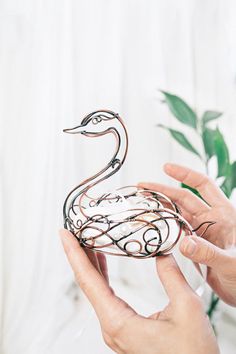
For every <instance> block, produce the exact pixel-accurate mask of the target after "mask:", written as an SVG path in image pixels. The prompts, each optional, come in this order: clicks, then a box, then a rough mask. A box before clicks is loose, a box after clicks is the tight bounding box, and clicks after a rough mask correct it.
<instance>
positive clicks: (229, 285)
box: [139, 164, 236, 306]
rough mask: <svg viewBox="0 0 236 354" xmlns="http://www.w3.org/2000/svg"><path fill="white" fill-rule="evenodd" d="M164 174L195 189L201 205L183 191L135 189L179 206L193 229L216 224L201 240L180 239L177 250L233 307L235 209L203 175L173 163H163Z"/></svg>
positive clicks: (235, 294)
mask: <svg viewBox="0 0 236 354" xmlns="http://www.w3.org/2000/svg"><path fill="white" fill-rule="evenodd" d="M164 171H165V172H166V173H167V174H168V175H169V176H171V177H172V178H174V179H176V180H177V181H179V182H182V183H185V184H186V185H188V186H190V187H192V188H195V189H196V190H197V191H198V192H199V193H200V195H201V196H202V198H203V199H204V200H205V202H204V201H203V200H202V199H200V198H198V197H197V196H196V195H195V194H193V193H192V192H190V191H189V190H187V189H184V188H174V187H170V186H166V185H162V184H159V183H140V184H139V186H141V187H144V188H149V189H152V190H155V191H158V192H161V193H164V194H166V195H167V196H168V197H170V198H171V199H172V200H173V201H174V202H176V203H177V204H178V205H179V206H180V207H181V210H182V212H183V216H184V217H185V218H186V220H187V221H188V222H189V223H190V224H191V225H192V227H193V228H197V226H199V225H200V224H201V223H203V222H205V221H216V224H214V225H213V226H211V227H210V228H209V229H208V230H207V232H206V234H205V235H204V237H203V238H200V237H198V236H188V237H184V238H183V240H182V241H181V242H180V251H181V252H182V254H183V255H184V256H186V257H188V258H190V259H191V260H192V261H193V262H196V263H201V264H205V265H207V266H208V272H207V281H208V283H209V285H210V286H211V287H212V289H213V290H214V291H215V292H216V293H217V294H218V296H219V297H220V298H221V299H222V300H224V301H225V302H226V303H228V304H229V305H233V306H236V247H235V246H236V210H235V209H234V207H233V206H232V204H231V203H230V201H229V200H228V199H227V198H226V197H225V195H224V194H223V192H222V191H221V190H220V188H218V187H217V186H216V185H215V183H214V182H213V181H212V180H211V179H210V178H208V177H207V176H205V175H204V174H201V173H198V172H195V171H193V170H191V169H189V168H186V167H183V166H179V165H175V164H166V165H165V167H164Z"/></svg>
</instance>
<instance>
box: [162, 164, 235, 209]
mask: <svg viewBox="0 0 236 354" xmlns="http://www.w3.org/2000/svg"><path fill="white" fill-rule="evenodd" d="M164 171H165V172H166V173H167V174H168V175H169V176H171V177H173V178H174V179H176V180H177V181H179V182H182V183H184V184H187V185H188V186H190V187H192V188H195V189H196V190H197V191H198V192H199V193H200V194H201V196H202V197H203V198H204V199H205V200H206V202H207V203H209V204H210V205H211V206H217V205H219V204H222V202H225V201H228V199H227V198H226V197H225V195H224V193H223V192H222V191H221V190H220V188H218V187H217V186H216V185H215V183H214V182H213V181H211V179H210V178H209V177H207V176H206V175H204V174H202V173H199V172H196V171H193V170H191V169H190V168H187V167H184V166H180V165H175V164H171V163H168V164H166V165H165V166H164Z"/></svg>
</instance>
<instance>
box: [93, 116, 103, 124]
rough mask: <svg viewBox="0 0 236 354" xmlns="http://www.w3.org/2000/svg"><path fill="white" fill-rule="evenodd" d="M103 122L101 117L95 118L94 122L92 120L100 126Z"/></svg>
mask: <svg viewBox="0 0 236 354" xmlns="http://www.w3.org/2000/svg"><path fill="white" fill-rule="evenodd" d="M101 121H102V118H101V117H94V118H93V120H92V123H93V124H98V123H100V122H101Z"/></svg>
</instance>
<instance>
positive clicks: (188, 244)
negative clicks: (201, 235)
mask: <svg viewBox="0 0 236 354" xmlns="http://www.w3.org/2000/svg"><path fill="white" fill-rule="evenodd" d="M196 246H197V244H196V242H195V241H194V240H193V239H191V238H188V239H186V241H185V245H184V253H185V254H188V255H189V256H192V255H193V253H194V252H195V249H196Z"/></svg>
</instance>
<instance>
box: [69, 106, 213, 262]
mask: <svg viewBox="0 0 236 354" xmlns="http://www.w3.org/2000/svg"><path fill="white" fill-rule="evenodd" d="M63 131H64V132H65V133H70V134H82V135H84V136H87V137H98V136H103V135H105V134H113V135H114V137H115V139H116V143H117V145H116V150H115V153H114V155H113V156H112V158H111V160H110V161H109V163H108V164H107V165H106V166H105V167H104V168H103V169H102V170H101V171H99V172H98V173H96V174H95V175H94V176H92V177H90V178H88V179H86V180H85V181H83V182H82V183H80V184H79V185H78V186H76V187H75V188H74V189H73V190H72V191H71V192H70V193H69V194H68V196H67V197H66V199H65V202H64V206H63V216H64V227H65V228H66V229H68V230H70V231H71V232H72V233H73V235H74V236H75V237H76V238H77V239H78V241H79V242H80V244H81V246H83V247H86V248H89V249H91V250H93V251H96V252H102V253H106V254H112V255H118V256H128V257H134V258H150V257H156V256H160V255H165V254H168V253H170V252H171V250H172V249H173V247H174V246H175V245H176V243H177V242H178V240H179V238H180V236H181V234H182V233H183V232H184V233H185V234H186V235H192V234H193V233H194V232H195V231H197V230H200V229H201V227H202V226H203V225H205V227H204V230H203V232H202V234H201V236H202V235H203V234H204V233H205V232H206V230H207V229H208V227H210V226H211V225H212V224H213V223H214V222H205V223H203V224H201V225H199V227H198V228H197V229H195V230H193V229H192V227H191V225H190V224H189V223H188V222H187V221H186V220H185V219H184V218H183V216H182V215H181V211H180V209H179V208H178V206H177V205H176V204H175V203H174V202H173V201H171V200H170V199H169V198H168V197H167V196H165V195H163V194H161V193H158V192H156V191H152V190H147V189H139V188H137V187H136V186H128V187H122V188H119V189H117V190H115V191H113V192H107V193H104V194H103V195H101V196H99V197H98V198H92V197H90V196H89V195H88V191H90V190H91V189H92V188H93V187H94V186H95V185H97V184H98V183H101V182H103V181H105V180H106V179H107V178H109V177H111V176H112V175H113V174H115V173H116V172H118V170H119V169H120V168H121V166H122V165H123V163H124V161H125V158H126V155H127V151H128V134H127V131H126V128H125V125H124V123H123V121H122V119H121V117H120V116H119V114H117V113H114V112H112V111H109V110H98V111H95V112H92V113H90V114H88V115H87V116H86V117H85V118H84V119H83V120H82V122H81V124H80V125H79V126H77V127H75V128H72V129H64V130H63Z"/></svg>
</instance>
